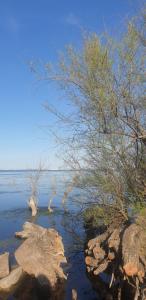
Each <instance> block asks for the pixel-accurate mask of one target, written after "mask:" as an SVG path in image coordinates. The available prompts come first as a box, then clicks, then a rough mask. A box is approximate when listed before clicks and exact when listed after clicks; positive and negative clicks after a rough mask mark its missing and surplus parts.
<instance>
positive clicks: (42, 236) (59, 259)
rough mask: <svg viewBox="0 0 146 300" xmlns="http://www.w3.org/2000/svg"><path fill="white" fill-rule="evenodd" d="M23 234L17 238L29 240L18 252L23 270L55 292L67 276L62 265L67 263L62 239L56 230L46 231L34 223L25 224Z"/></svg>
mask: <svg viewBox="0 0 146 300" xmlns="http://www.w3.org/2000/svg"><path fill="white" fill-rule="evenodd" d="M23 229H24V230H23V232H22V233H19V234H18V233H16V235H17V236H19V237H20V236H21V237H25V238H27V239H26V240H25V241H24V242H23V244H22V245H21V246H20V247H19V248H18V249H17V250H16V252H15V258H16V261H17V262H18V264H19V265H20V266H21V267H22V268H23V270H24V271H25V272H26V273H27V274H29V275H33V276H35V277H36V278H37V279H38V280H39V282H40V284H41V285H48V284H49V286H50V289H51V290H54V289H55V288H56V286H57V282H58V280H59V282H61V281H62V282H63V281H64V280H65V279H66V276H65V274H64V272H63V269H62V268H61V263H66V258H65V256H64V247H63V243H62V238H61V237H60V236H59V234H58V233H57V231H56V230H55V229H45V228H43V227H41V226H38V225H34V224H32V223H29V222H27V223H25V225H24V226H23Z"/></svg>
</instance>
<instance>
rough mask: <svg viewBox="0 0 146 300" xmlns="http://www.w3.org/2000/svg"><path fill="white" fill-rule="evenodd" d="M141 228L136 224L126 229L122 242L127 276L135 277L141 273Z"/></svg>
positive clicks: (124, 267)
mask: <svg viewBox="0 0 146 300" xmlns="http://www.w3.org/2000/svg"><path fill="white" fill-rule="evenodd" d="M139 234H140V227H139V226H137V225H136V224H132V225H130V226H129V227H128V228H126V230H125V232H124V235H123V240H122V256H123V269H124V271H125V273H126V275H127V276H134V275H137V274H138V271H139V253H140V240H139Z"/></svg>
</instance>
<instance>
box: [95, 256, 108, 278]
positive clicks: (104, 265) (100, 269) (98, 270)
mask: <svg viewBox="0 0 146 300" xmlns="http://www.w3.org/2000/svg"><path fill="white" fill-rule="evenodd" d="M107 267H108V260H104V261H103V262H102V263H101V264H100V265H99V266H98V268H96V269H95V270H94V271H93V273H94V275H99V274H100V273H102V272H104V271H105V270H106V269H107Z"/></svg>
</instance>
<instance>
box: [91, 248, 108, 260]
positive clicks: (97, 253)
mask: <svg viewBox="0 0 146 300" xmlns="http://www.w3.org/2000/svg"><path fill="white" fill-rule="evenodd" d="M93 255H94V257H95V259H96V260H102V259H104V257H105V255H106V253H105V251H104V250H103V249H102V248H101V247H99V246H98V245H96V246H95V247H94V248H93Z"/></svg>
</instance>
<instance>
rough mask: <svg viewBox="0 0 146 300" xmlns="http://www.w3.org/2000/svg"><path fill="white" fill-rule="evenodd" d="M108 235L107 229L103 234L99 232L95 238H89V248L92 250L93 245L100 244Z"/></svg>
mask: <svg viewBox="0 0 146 300" xmlns="http://www.w3.org/2000/svg"><path fill="white" fill-rule="evenodd" d="M108 237H109V232H108V230H107V231H106V232H104V233H103V234H100V235H99V236H97V237H96V238H94V239H92V240H90V241H89V242H88V248H89V250H92V249H93V248H94V247H95V245H100V244H101V243H102V242H103V241H105V240H106V239H107V238H108Z"/></svg>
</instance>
